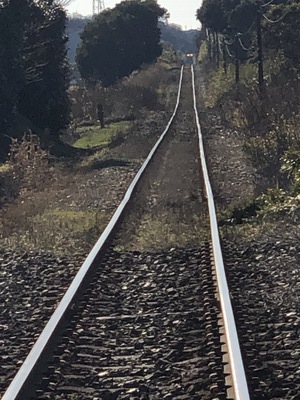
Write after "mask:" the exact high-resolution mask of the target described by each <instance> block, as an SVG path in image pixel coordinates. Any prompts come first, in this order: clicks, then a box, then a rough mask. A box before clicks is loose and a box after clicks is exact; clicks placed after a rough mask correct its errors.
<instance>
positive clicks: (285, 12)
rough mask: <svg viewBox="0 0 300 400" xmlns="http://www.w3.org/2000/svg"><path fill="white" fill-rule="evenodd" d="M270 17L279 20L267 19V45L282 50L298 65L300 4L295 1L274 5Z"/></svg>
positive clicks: (299, 51)
mask: <svg viewBox="0 0 300 400" xmlns="http://www.w3.org/2000/svg"><path fill="white" fill-rule="evenodd" d="M268 18H269V20H270V21H278V22H276V23H269V22H268V21H265V23H264V25H265V35H264V37H265V46H267V47H268V48H270V49H275V50H276V51H282V52H283V54H284V55H285V57H286V58H287V59H288V60H290V61H291V62H292V63H293V65H294V66H295V67H298V66H299V61H300V46H299V37H300V29H299V19H300V4H299V3H298V2H293V3H291V4H279V5H277V6H274V7H272V8H271V10H270V11H269V13H268Z"/></svg>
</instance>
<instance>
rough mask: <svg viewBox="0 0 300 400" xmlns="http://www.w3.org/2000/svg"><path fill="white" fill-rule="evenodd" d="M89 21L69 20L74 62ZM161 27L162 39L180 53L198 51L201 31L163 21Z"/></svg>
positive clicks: (68, 28) (68, 31)
mask: <svg viewBox="0 0 300 400" xmlns="http://www.w3.org/2000/svg"><path fill="white" fill-rule="evenodd" d="M87 22H89V18H70V19H69V20H68V23H67V29H66V34H67V36H68V38H69V42H68V56H69V60H70V62H71V63H72V64H73V63H75V56H76V48H77V46H78V45H79V43H80V33H81V32H82V30H83V28H84V26H85V24H86V23H87ZM159 27H160V30H161V39H162V40H163V41H164V42H167V43H169V44H171V45H172V46H173V47H174V49H175V50H176V51H178V52H180V53H196V52H197V44H196V43H197V37H198V36H199V33H200V32H199V31H198V30H196V29H191V30H189V31H183V30H181V29H180V28H179V27H177V26H176V25H172V24H170V25H166V24H164V23H162V22H160V23H159Z"/></svg>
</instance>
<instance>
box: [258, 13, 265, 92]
mask: <svg viewBox="0 0 300 400" xmlns="http://www.w3.org/2000/svg"><path fill="white" fill-rule="evenodd" d="M261 16H262V10H261V7H259V6H258V10H257V20H256V34H257V62H258V85H259V92H260V94H263V93H264V91H265V82H264V61H263V50H262V34H261Z"/></svg>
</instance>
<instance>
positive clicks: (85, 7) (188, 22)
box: [67, 0, 202, 30]
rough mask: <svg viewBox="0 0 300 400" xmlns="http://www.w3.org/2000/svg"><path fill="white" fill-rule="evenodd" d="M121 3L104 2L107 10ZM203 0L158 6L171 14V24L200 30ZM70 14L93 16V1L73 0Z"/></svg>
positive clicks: (164, 1)
mask: <svg viewBox="0 0 300 400" xmlns="http://www.w3.org/2000/svg"><path fill="white" fill-rule="evenodd" d="M119 2H120V1H113V0H104V5H105V7H107V8H113V7H114V6H115V5H116V4H117V3H119ZM201 3H202V0H158V4H159V5H160V6H162V7H164V8H166V9H167V10H168V12H169V13H170V19H169V22H170V23H174V24H178V25H181V27H182V29H185V30H186V29H197V28H200V24H199V21H197V20H196V17H195V14H196V10H197V9H198V8H199V7H200V6H201ZM67 10H68V12H69V13H78V14H81V15H91V14H92V10H93V0H73V1H72V2H71V3H70V5H69V6H68V7H67Z"/></svg>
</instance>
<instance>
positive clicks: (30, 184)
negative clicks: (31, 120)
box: [9, 132, 50, 190]
mask: <svg viewBox="0 0 300 400" xmlns="http://www.w3.org/2000/svg"><path fill="white" fill-rule="evenodd" d="M9 163H10V165H11V170H12V174H13V179H14V181H15V182H16V183H17V184H18V186H19V187H20V188H21V189H22V190H27V189H37V188H38V187H39V186H41V185H42V184H44V183H45V182H46V181H49V179H50V173H49V172H50V168H49V153H48V152H47V151H45V150H43V149H42V148H41V147H40V141H39V138H38V136H36V135H33V134H32V133H31V132H29V133H28V134H26V135H24V136H23V139H22V140H21V141H20V142H19V141H18V140H16V139H14V140H13V142H12V145H11V151H10V161H9Z"/></svg>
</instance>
